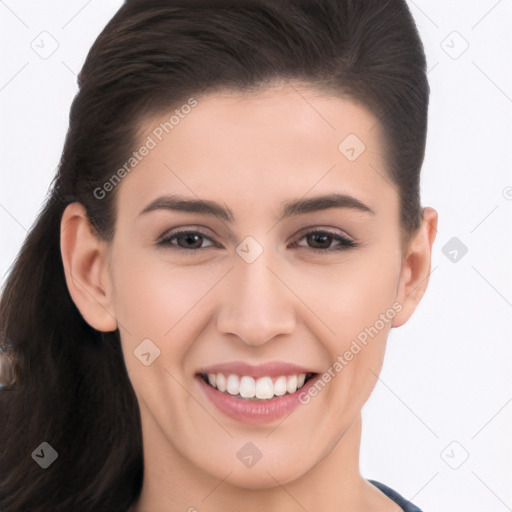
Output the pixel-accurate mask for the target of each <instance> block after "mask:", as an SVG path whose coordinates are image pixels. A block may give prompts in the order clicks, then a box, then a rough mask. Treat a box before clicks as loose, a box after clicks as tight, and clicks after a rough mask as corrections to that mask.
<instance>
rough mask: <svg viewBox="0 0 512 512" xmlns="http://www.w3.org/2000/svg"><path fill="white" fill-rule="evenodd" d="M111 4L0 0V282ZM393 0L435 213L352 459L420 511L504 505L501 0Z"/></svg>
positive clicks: (506, 378) (40, 192)
mask: <svg viewBox="0 0 512 512" xmlns="http://www.w3.org/2000/svg"><path fill="white" fill-rule="evenodd" d="M121 4H122V2H121V1H119V0H116V1H114V0H108V1H107V0H89V1H86V0H68V1H66V2H57V1H56V0H51V1H50V0H46V1H45V2H40V1H37V0H24V1H21V2H20V1H15V0H0V38H1V45H0V62H1V69H0V112H1V123H0V144H1V146H0V150H1V153H0V154H1V157H0V180H1V181H0V184H1V186H0V240H1V250H0V276H1V281H2V282H3V281H4V280H5V277H6V272H7V271H8V268H9V266H10V265H11V264H12V262H13V260H14V258H15V256H16V254H17V252H18V250H19V248H20V246H21V243H22V241H23V239H24V237H25V235H26V231H27V229H28V228H29V227H30V225H31V224H32V222H33V221H34V220H35V218H36V215H37V213H38V211H39V208H40V207H41V204H42V202H43V199H44V197H45V194H46V192H47V190H48V187H49V184H50V182H51V180H52V178H53V176H54V173H55V170H56V168H57V165H58V161H59V158H60V153H61V151H62V147H63V143H64V137H65V134H66V130H67V122H68V114H69V107H70V105H71V101H72V99H73V97H74V95H75V93H76V91H77V86H76V73H78V71H79V70H80V68H81V66H82V64H83V61H84V59H85V56H86V54H87V51H88V50H89V48H90V46H91V45H92V43H93V41H94V40H95V38H96V36H97V35H98V34H99V32H100V31H101V29H102V28H103V26H104V25H105V24H106V22H107V21H108V20H109V19H110V18H111V17H112V15H113V14H114V13H115V12H116V10H117V9H118V8H119V7H120V5H121ZM409 5H410V8H411V12H412V14H413V16H414V17H415V20H416V23H417V25H418V29H419V31H420V34H421V37H422V39H423V42H424V45H425V51H426V53H427V60H428V69H429V75H428V76H429V81H430V86H431V103H430V113H429V134H428V141H427V155H426V159H425V164H424V167H423V171H422V174H423V177H422V201H423V204H424V205H425V206H427V205H428V206H433V207H434V208H436V209H437V211H438V212H439V217H440V221H439V229H438V235H437V240H436V243H435V246H434V254H433V265H432V268H433V271H432V274H431V281H430V285H429V289H428V291H427V293H426V295H425V298H424V299H423V302H422V303H421V304H420V306H419V308H418V310H417V311H416V312H415V314H414V315H413V317H412V319H411V320H410V321H409V322H408V323H407V324H406V325H405V326H403V327H401V328H399V329H395V330H393V331H392V332H391V335H390V338H389V343H388V352H387V355H386V360H385V364H384V369H383V371H382V374H381V377H380V380H379V382H378V384H377V386H376V388H375V392H374V394H373V395H372V397H371V398H370V400H369V402H368V403H367V405H366V406H365V409H364V431H363V442H362V448H361V469H362V473H363V475H364V476H365V477H367V478H372V479H375V480H379V481H381V482H383V483H385V484H387V485H389V486H390V487H393V488H395V489H396V490H397V491H399V492H400V493H401V494H403V495H404V496H405V497H406V498H408V499H411V500H412V501H414V503H416V504H417V505H418V506H420V508H422V509H424V510H425V512H432V511H440V512H441V511H443V512H444V511H446V512H454V511H462V510H464V511H465V512H505V511H507V510H512V485H511V482H512V440H511V424H512V421H511V420H512V377H511V376H510V374H511V366H512V357H511V356H512V336H511V331H512V258H511V256H512V229H511V227H512V222H511V221H512V172H511V156H510V151H509V149H508V147H507V142H508V143H509V144H510V142H512V137H511V136H512V133H511V132H512V129H511V119H512V38H511V37H510V27H512V0H500V1H497V0H457V1H455V0H449V1H434V0H415V1H414V2H413V1H409ZM43 31H45V32H47V34H43V35H42V36H41V35H40V34H41V32H43ZM454 32H456V33H455V34H454ZM48 34H51V36H50V35H48ZM41 38H45V39H44V42H45V48H46V49H47V50H48V49H49V48H51V45H52V44H54V45H55V46H56V45H57V44H58V48H57V49H56V51H55V52H54V53H53V54H52V55H51V56H49V57H48V58H47V59H43V58H41V57H40V56H39V55H38V54H37V53H36V52H35V51H34V49H33V47H37V45H39V46H40V47H41V46H42V43H41ZM51 38H53V39H54V40H55V41H56V42H54V43H52V39H51ZM31 45H32V46H31ZM467 45H469V46H468V48H467V50H466V51H464V53H462V50H464V48H465V47H466V46H467ZM40 51H42V50H40ZM507 187H508V188H507ZM452 237H457V238H458V239H459V240H460V241H461V242H462V243H464V245H465V246H466V247H467V249H468V252H467V253H466V254H465V255H464V256H462V257H460V254H461V253H460V251H459V253H458V255H459V259H458V261H456V262H452V261H450V259H449V258H448V257H447V256H445V254H444V253H443V251H442V249H443V247H444V246H445V244H446V243H447V242H448V241H449V240H450V239H451V238H452ZM446 252H448V250H447V251H446ZM466 456H468V458H467V460H464V459H465V457H466ZM459 465H460V467H458V468H457V469H455V468H456V467H457V466H459Z"/></svg>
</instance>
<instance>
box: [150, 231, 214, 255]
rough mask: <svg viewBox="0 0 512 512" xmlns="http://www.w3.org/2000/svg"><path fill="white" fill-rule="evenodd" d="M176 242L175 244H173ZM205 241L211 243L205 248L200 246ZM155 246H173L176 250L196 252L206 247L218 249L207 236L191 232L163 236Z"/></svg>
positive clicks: (198, 232)
mask: <svg viewBox="0 0 512 512" xmlns="http://www.w3.org/2000/svg"><path fill="white" fill-rule="evenodd" d="M174 240H176V243H174ZM205 240H209V241H210V242H211V243H210V244H209V245H206V246H202V244H203V242H204V241H205ZM157 245H159V246H175V247H176V248H177V249H184V250H187V249H189V250H197V249H207V248H208V247H218V245H216V244H214V243H213V242H212V240H211V238H210V237H209V236H207V235H206V234H205V233H203V232H202V231H193V230H176V231H172V232H170V233H167V234H166V235H164V236H163V237H162V238H161V239H160V240H158V242H157Z"/></svg>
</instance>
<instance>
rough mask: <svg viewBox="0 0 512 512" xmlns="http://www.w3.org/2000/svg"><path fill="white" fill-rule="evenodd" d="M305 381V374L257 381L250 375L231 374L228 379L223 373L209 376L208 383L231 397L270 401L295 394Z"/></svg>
mask: <svg viewBox="0 0 512 512" xmlns="http://www.w3.org/2000/svg"><path fill="white" fill-rule="evenodd" d="M305 380H306V374H305V373H300V374H299V375H288V376H285V375H283V376H281V377H276V378H275V379H271V378H270V377H260V378H259V379H256V380H255V379H254V378H253V377H249V376H248V375H243V376H238V375H234V374H230V375H228V377H227V378H226V376H225V375H224V374H223V373H209V374H208V382H209V383H210V385H211V386H213V387H214V388H217V389H218V390H219V391H222V392H226V391H227V392H228V393H229V394H230V395H240V396H241V397H242V398H260V399H269V398H273V397H274V396H282V395H285V394H286V393H295V391H297V389H300V388H301V387H302V386H303V385H304V381H305Z"/></svg>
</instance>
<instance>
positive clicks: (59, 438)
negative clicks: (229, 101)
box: [0, 0, 429, 512]
mask: <svg viewBox="0 0 512 512" xmlns="http://www.w3.org/2000/svg"><path fill="white" fill-rule="evenodd" d="M288 81H295V82H297V83H303V84H306V85H311V86H313V87H314V88H316V89H318V90H320V91H326V92H329V94H332V95H337V96H340V97H341V96H344V97H348V98H351V99H352V100H353V101H355V102H358V103H360V104H361V105H363V106H365V107H366V108H367V109H369V110H370V111H371V112H372V113H373V114H374V115H375V116H376V117H377V118H378V119H379V123H380V127H381V128H382V132H383V134H384V137H385V140H386V162H387V165H386V173H387V176H388V178H389V181H390V183H391V184H392V186H394V187H396V189H397V193H398V195H399V199H400V208H401V209H400V229H401V230H403V233H405V234H411V233H414V232H415V230H417V229H418V227H419V225H420V222H421V218H422V208H421V206H420V199H419V179H420V169H421V165H422V163H423V158H424V152H425V143H426V133H427V110H428V98H429V86H428V82H427V77H426V59H425V54H424V50H423V46H422V43H421V40H420V37H419V35H418V32H417V29H416V26H415V23H414V20H413V18H412V16H411V13H410V11H409V9H408V7H407V4H406V2H405V0H251V1H241V0H193V1H192V0H127V1H126V2H125V3H124V4H123V5H122V7H121V8H120V9H119V10H118V11H117V13H116V14H115V15H114V17H113V18H112V19H111V20H110V21H109V23H108V24H107V25H106V26H105V28H104V29H103V31H102V32H101V34H100V35H99V36H98V38H97V39H96V41H95V42H94V44H93V46H92V48H91V49H90V51H89V53H88V56H87V58H86V61H85V64H84V66H83V68H82V70H81V72H80V74H79V77H78V85H79V90H78V93H77V94H76V96H75V98H74V100H73V103H72V106H71V111H70V117H69V129H68V132H67V136H66V140H65V144H64V149H63V153H62V156H61V160H60V163H59V167H58V170H57V173H56V176H55V178H54V180H53V182H52V184H51V187H50V190H49V193H48V196H47V200H46V202H45V204H44V206H43V208H42V211H41V212H40V214H39V216H38V218H37V220H36V221H35V223H34V225H33V226H32V228H31V230H30V232H29V234H28V236H27V238H26V240H25V242H24V244H23V246H22V248H21V250H20V252H19V254H18V256H17V258H16V260H15V262H14V264H13V266H12V267H11V269H10V273H9V275H8V278H7V280H6V282H5V285H4V289H3V294H2V298H1V302H0V345H1V347H2V349H3V351H4V352H7V353H8V354H10V356H11V357H13V358H14V360H15V365H16V366H15V373H16V377H17V380H16V382H15V384H13V385H11V386H6V387H4V389H2V390H1V391H0V405H1V411H0V412H1V417H0V419H1V422H0V423H1V425H0V432H1V436H2V439H1V442H0V508H1V510H2V511H3V512H15V511H16V512H19V511H30V512H37V511H47V510H52V511H56V512H58V511H70V510H73V511H91V512H92V511H98V510H101V511H109V512H116V511H123V512H124V511H126V510H127V509H128V508H129V507H130V506H132V505H133V504H134V503H135V502H136V500H137V498H138V496H139V494H140V490H141V486H142V480H143V458H142V449H143V447H142V435H141V423H140V411H139V407H138V403H137V399H136V396H135V393H134V391H133V388H132V386H131V383H130V380H129V378H128V375H127V371H126V367H125V364H124V360H123V353H122V349H121V345H120V338H119V332H118V331H117V330H116V331H113V332H99V331H97V330H95V329H93V328H92V327H91V326H89V325H88V324H87V323H86V322H85V320H84V319H83V317H82V316H81V314H80V312H79V311H78V309H77V307H76V306H75V304H74V302H73V301H72V299H71V297H70V294H69V291H68V289H67V286H66V281H65V276H64V269H63V264H62V257H61V253H60V222H61V218H62V214H63V212H64V209H65V208H66V206H67V205H68V204H70V203H72V202H75V201H78V202H80V203H81V204H82V205H83V206H84V207H85V209H86V211H87V215H88V218H89V220H90V222H91V225H92V226H93V228H94V229H95V231H96V233H97V236H98V237H101V238H102V239H104V240H106V241H109V240H111V239H112V236H113V233H114V227H115V216H116V196H117V190H118V188H119V187H117V189H114V190H113V191H112V192H111V193H109V194H107V195H106V196H105V197H102V198H101V199H100V198H99V197H97V194H94V190H95V189H97V187H102V186H103V185H104V184H105V182H106V181H108V180H109V178H110V177H111V176H112V175H113V170H115V169H118V168H120V167H121V166H122V165H123V163H124V162H126V161H127V159H128V158H129V156H130V155H131V153H132V152H133V150H134V148H135V145H136V143H137V136H138V133H139V131H140V126H141V122H143V121H144V120H146V119H150V118H151V116H154V115H156V114H157V113H162V112H166V111H169V109H172V108H174V107H176V106H179V105H180V104H182V103H186V102H187V100H188V99H190V98H191V97H192V96H195V97H199V98H200V96H201V95H202V94H207V93H212V92H213V93H214V92H216V91H239V92H253V91H257V90H260V89H264V88H266V87H269V86H270V85H272V84H283V83H287V82H288ZM42 442H47V443H49V444H50V445H51V446H52V447H53V448H54V449H55V450H56V451H57V453H58V459H57V460H56V462H54V463H53V464H52V465H51V466H50V467H48V468H47V469H42V468H41V467H40V466H39V465H38V464H36V462H35V458H34V460H33V456H31V455H32V454H33V452H34V451H35V450H36V449H38V447H39V445H40V444H41V443H42Z"/></svg>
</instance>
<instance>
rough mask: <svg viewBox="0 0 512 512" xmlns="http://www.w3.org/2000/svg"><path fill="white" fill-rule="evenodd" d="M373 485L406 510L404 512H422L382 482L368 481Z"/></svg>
mask: <svg viewBox="0 0 512 512" xmlns="http://www.w3.org/2000/svg"><path fill="white" fill-rule="evenodd" d="M368 482H370V483H371V484H373V485H374V486H375V487H377V489H379V490H380V491H382V492H383V493H384V494H385V495H386V496H387V497H388V498H390V499H392V500H393V501H394V502H395V503H396V504H397V505H400V507H401V508H402V509H403V510H404V512H422V511H421V510H420V509H419V508H418V507H417V506H416V505H414V504H413V503H411V502H410V501H408V500H406V499H405V498H404V497H403V496H402V495H400V494H398V493H397V492H396V491H394V490H393V489H391V488H390V487H388V486H387V485H384V484H382V483H380V482H376V481H375V480H368Z"/></svg>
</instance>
